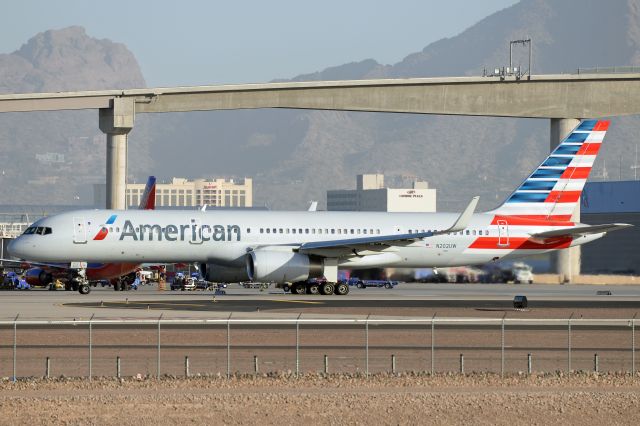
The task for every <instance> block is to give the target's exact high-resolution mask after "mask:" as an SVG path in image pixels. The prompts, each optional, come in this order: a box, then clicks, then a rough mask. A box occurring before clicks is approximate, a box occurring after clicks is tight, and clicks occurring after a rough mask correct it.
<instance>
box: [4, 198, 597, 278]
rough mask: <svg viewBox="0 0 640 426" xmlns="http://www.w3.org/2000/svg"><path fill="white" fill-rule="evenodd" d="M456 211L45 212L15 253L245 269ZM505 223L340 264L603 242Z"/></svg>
mask: <svg viewBox="0 0 640 426" xmlns="http://www.w3.org/2000/svg"><path fill="white" fill-rule="evenodd" d="M456 217H457V215H456V214H453V213H383V212H380V213H378V212H297V211H295V212H286V211H255V210H246V211H244V210H224V211H222V210H213V211H205V212H202V211H195V210H194V211H191V210H174V211H167V210H164V211H162V210H161V211H153V210H128V211H118V210H82V211H75V212H68V213H63V214H59V215H55V216H51V217H48V218H44V219H42V220H40V221H38V222H36V223H34V224H33V225H32V226H34V227H41V228H50V229H51V232H50V233H48V234H43V235H41V234H29V235H22V236H20V237H18V238H17V239H16V240H15V241H14V242H13V243H12V244H11V246H10V248H9V250H10V252H11V254H12V255H13V256H16V257H19V258H21V259H29V260H31V261H38V262H71V261H82V262H114V263H115V262H128V263H130V262H135V263H151V262H158V263H176V262H211V263H215V264H219V265H224V266H229V267H239V268H244V265H245V257H246V254H247V252H249V251H251V250H254V249H256V248H261V247H265V246H267V247H273V246H284V247H286V246H298V245H300V244H301V243H305V242H314V241H336V240H348V239H352V238H363V237H375V236H380V235H397V234H407V233H416V232H428V231H437V230H443V229H447V228H449V227H450V226H451V224H452V223H453V222H454V221H455V220H456ZM572 225H573V224H568V225H564V226H559V225H558V224H556V225H555V226H546V227H545V226H540V225H539V224H538V225H536V226H535V228H532V227H531V226H529V225H518V224H510V223H509V219H508V218H506V220H502V221H497V220H496V217H495V215H494V214H491V213H477V214H474V215H473V217H472V219H471V220H470V222H469V223H468V225H467V228H466V229H465V230H464V231H461V232H456V233H452V234H444V235H436V236H432V237H428V238H423V239H418V240H416V241H408V242H404V243H402V244H392V245H389V246H387V247H383V248H380V249H378V252H377V253H374V254H371V253H369V254H368V255H365V256H360V255H358V253H355V252H354V253H348V254H346V255H342V256H340V257H339V259H338V264H339V265H340V267H341V268H345V269H357V268H370V267H410V268H422V267H443V266H454V265H477V264H483V263H486V262H489V261H491V260H498V259H505V258H514V257H521V256H526V255H531V254H537V253H541V252H545V251H549V250H553V249H559V248H566V247H569V246H573V245H578V244H583V243H585V242H588V241H592V240H594V239H596V238H600V237H601V236H602V235H604V234H596V235H589V236H581V237H577V238H570V239H568V240H567V239H564V240H562V241H555V242H552V243H550V244H545V243H543V244H538V243H533V242H531V241H529V238H530V234H531V233H534V232H541V231H547V230H553V229H562V228H563V227H570V226H572Z"/></svg>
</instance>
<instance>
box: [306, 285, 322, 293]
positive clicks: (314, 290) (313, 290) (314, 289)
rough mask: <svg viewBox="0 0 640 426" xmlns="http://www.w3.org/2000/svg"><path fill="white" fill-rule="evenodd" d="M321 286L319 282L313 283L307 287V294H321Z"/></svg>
mask: <svg viewBox="0 0 640 426" xmlns="http://www.w3.org/2000/svg"><path fill="white" fill-rule="evenodd" d="M319 293H320V286H319V285H318V284H311V285H310V286H308V287H307V294H319Z"/></svg>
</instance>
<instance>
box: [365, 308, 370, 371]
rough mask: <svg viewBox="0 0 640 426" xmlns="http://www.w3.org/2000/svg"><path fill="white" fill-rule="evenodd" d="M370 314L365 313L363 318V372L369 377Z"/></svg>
mask: <svg viewBox="0 0 640 426" xmlns="http://www.w3.org/2000/svg"><path fill="white" fill-rule="evenodd" d="M370 316H371V314H369V315H367V319H365V320H364V354H365V359H364V374H365V376H367V377H369V317H370Z"/></svg>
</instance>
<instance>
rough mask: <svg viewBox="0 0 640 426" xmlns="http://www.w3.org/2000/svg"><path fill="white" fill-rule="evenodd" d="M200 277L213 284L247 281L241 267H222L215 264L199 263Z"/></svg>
mask: <svg viewBox="0 0 640 426" xmlns="http://www.w3.org/2000/svg"><path fill="white" fill-rule="evenodd" d="M199 269H200V275H201V276H202V277H203V278H204V279H205V280H207V281H211V282H214V283H239V282H242V281H249V277H248V276H247V271H246V270H245V268H242V267H236V268H234V267H230V266H222V265H218V264H215V263H207V264H204V263H201V264H200V265H199Z"/></svg>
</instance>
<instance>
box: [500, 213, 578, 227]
mask: <svg viewBox="0 0 640 426" xmlns="http://www.w3.org/2000/svg"><path fill="white" fill-rule="evenodd" d="M570 219H571V215H553V216H549V219H547V216H544V215H521V216H494V217H493V220H492V221H491V224H492V225H497V224H498V221H499V220H500V221H506V222H507V224H508V225H513V226H515V225H526V226H573V222H569V220H570Z"/></svg>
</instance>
